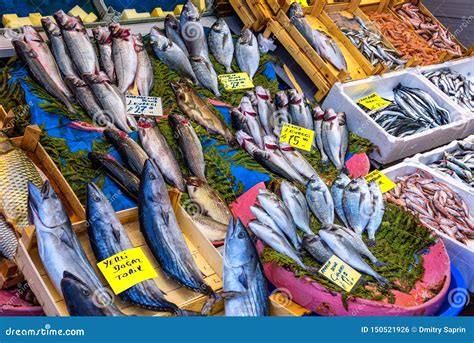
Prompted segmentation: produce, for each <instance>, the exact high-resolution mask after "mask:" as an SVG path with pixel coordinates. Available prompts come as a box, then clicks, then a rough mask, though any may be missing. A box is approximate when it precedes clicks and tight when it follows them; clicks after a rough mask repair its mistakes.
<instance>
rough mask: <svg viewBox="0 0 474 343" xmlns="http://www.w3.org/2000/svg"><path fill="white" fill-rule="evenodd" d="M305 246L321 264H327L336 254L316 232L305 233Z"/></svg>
mask: <svg viewBox="0 0 474 343" xmlns="http://www.w3.org/2000/svg"><path fill="white" fill-rule="evenodd" d="M303 248H304V249H305V250H306V251H307V252H309V253H310V254H311V256H313V257H314V258H315V260H316V261H318V262H319V263H321V264H325V263H326V262H327V261H328V260H329V259H330V258H331V257H332V255H334V254H333V252H332V251H331V249H330V248H329V247H328V246H327V244H326V243H325V242H324V241H323V240H321V237H319V235H315V234H307V235H304V237H303Z"/></svg>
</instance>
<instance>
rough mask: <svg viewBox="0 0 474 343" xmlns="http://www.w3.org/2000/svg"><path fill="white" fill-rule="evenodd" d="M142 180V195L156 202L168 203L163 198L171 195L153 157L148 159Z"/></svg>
mask: <svg viewBox="0 0 474 343" xmlns="http://www.w3.org/2000/svg"><path fill="white" fill-rule="evenodd" d="M140 181H141V182H140V194H142V196H144V197H146V198H148V199H149V201H151V202H154V203H160V204H163V203H167V201H163V199H164V198H167V197H169V195H168V189H167V188H166V184H165V180H164V179H163V175H161V172H160V169H159V168H158V165H157V164H156V162H155V160H153V159H151V158H150V159H147V160H146V162H145V165H144V166H143V171H142V175H141V179H140ZM168 201H169V200H168Z"/></svg>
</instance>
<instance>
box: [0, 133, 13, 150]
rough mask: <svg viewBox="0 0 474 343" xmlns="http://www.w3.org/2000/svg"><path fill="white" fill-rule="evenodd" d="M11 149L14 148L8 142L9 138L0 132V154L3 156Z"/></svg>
mask: <svg viewBox="0 0 474 343" xmlns="http://www.w3.org/2000/svg"><path fill="white" fill-rule="evenodd" d="M13 149H14V147H13V145H12V142H11V141H10V138H8V136H7V135H6V134H4V133H3V132H1V131H0V154H5V153H7V152H9V151H11V150H13Z"/></svg>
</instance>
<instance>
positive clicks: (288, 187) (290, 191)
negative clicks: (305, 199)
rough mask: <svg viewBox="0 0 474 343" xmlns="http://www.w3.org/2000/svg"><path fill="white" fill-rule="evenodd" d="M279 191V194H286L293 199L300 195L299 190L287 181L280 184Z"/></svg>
mask: <svg viewBox="0 0 474 343" xmlns="http://www.w3.org/2000/svg"><path fill="white" fill-rule="evenodd" d="M280 191H281V194H287V195H288V196H289V197H294V196H297V195H299V194H300V193H301V192H300V190H299V189H298V188H297V187H296V186H295V185H294V184H293V183H291V182H290V181H288V180H283V181H282V182H281V186H280Z"/></svg>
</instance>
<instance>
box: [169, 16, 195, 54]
mask: <svg viewBox="0 0 474 343" xmlns="http://www.w3.org/2000/svg"><path fill="white" fill-rule="evenodd" d="M165 33H166V37H168V39H169V40H171V41H172V42H173V43H174V44H176V45H177V46H178V47H179V48H181V50H183V52H184V54H185V55H186V56H188V55H189V54H188V49H187V48H186V44H185V43H184V40H183V38H182V36H181V29H180V28H179V21H178V19H176V17H175V16H174V15H172V14H167V15H166V17H165Z"/></svg>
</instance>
